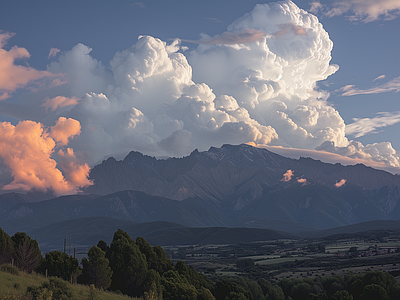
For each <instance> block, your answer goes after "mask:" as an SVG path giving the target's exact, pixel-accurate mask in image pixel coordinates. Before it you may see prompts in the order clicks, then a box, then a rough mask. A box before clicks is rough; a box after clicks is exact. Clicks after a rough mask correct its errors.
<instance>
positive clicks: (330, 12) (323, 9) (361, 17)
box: [310, 0, 400, 23]
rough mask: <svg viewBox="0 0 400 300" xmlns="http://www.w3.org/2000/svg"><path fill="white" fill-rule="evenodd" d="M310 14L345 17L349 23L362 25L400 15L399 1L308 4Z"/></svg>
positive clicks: (381, 0)
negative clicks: (361, 23)
mask: <svg viewBox="0 0 400 300" xmlns="http://www.w3.org/2000/svg"><path fill="white" fill-rule="evenodd" d="M310 6H311V7H310V12H312V13H315V14H316V13H321V14H322V15H324V16H326V17H329V18H331V17H334V16H339V15H346V17H347V19H349V20H350V21H361V22H364V23H368V22H373V21H376V20H380V19H383V20H392V19H395V18H397V17H398V16H399V15H400V1H399V0H379V1H376V0H347V1H334V2H333V3H332V4H321V3H320V2H319V1H313V2H311V3H310Z"/></svg>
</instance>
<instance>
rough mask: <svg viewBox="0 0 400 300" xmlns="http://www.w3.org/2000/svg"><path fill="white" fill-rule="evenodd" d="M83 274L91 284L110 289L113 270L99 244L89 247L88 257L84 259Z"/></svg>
mask: <svg viewBox="0 0 400 300" xmlns="http://www.w3.org/2000/svg"><path fill="white" fill-rule="evenodd" d="M82 266H83V271H82V275H83V276H85V277H87V278H88V283H89V284H94V286H95V287H96V288H98V289H100V288H102V289H108V288H109V287H110V285H111V276H112V270H111V268H110V266H109V261H108V259H107V258H106V254H105V252H104V251H103V250H101V249H100V248H99V247H97V246H93V247H92V248H90V249H89V252H88V257H87V258H83V259H82Z"/></svg>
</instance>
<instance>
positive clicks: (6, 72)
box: [0, 33, 55, 100]
mask: <svg viewBox="0 0 400 300" xmlns="http://www.w3.org/2000/svg"><path fill="white" fill-rule="evenodd" d="M12 36H13V34H11V33H0V100H4V99H7V98H9V97H10V96H11V93H13V92H14V91H16V90H17V89H18V88H23V87H26V86H27V85H28V84H29V83H31V82H33V81H36V80H39V79H43V78H46V77H54V76H55V74H52V73H50V72H47V71H38V70H35V69H33V68H30V67H25V66H21V65H15V64H14V62H15V60H17V59H24V58H29V57H30V54H29V52H28V51H27V50H26V49H25V48H20V47H17V46H14V47H12V48H11V49H10V50H9V51H7V50H5V49H3V47H4V46H5V45H6V43H7V41H8V39H9V38H11V37H12Z"/></svg>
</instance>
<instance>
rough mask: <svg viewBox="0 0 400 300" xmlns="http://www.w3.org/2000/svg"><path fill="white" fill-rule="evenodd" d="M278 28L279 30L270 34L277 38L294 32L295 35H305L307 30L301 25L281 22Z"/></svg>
mask: <svg viewBox="0 0 400 300" xmlns="http://www.w3.org/2000/svg"><path fill="white" fill-rule="evenodd" d="M279 29H280V30H279V31H277V32H275V33H273V34H272V35H273V36H274V37H275V38H277V39H279V38H282V37H284V36H285V35H288V34H290V33H294V34H295V35H307V31H306V30H305V29H304V28H303V27H302V26H297V25H294V24H293V23H286V24H282V25H280V26H279Z"/></svg>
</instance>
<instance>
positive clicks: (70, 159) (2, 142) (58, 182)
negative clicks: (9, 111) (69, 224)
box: [0, 117, 91, 195]
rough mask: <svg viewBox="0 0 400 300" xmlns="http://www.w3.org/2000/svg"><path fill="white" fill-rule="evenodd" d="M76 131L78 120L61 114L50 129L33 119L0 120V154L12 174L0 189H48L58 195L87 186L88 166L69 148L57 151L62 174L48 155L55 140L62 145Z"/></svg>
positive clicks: (54, 145)
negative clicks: (14, 122)
mask: <svg viewBox="0 0 400 300" xmlns="http://www.w3.org/2000/svg"><path fill="white" fill-rule="evenodd" d="M79 132H80V131H79V122H78V121H76V120H72V119H65V118H62V117H61V118H60V119H59V120H58V121H57V124H56V125H55V126H54V127H52V128H51V129H50V130H49V129H47V128H45V127H44V126H43V125H42V124H40V123H36V122H33V121H22V122H20V123H18V125H16V126H14V125H12V124H10V123H7V122H2V123H0V157H1V158H2V160H3V162H4V164H5V165H6V166H7V167H8V168H9V169H10V170H11V174H12V176H13V181H12V182H11V183H10V184H7V185H6V186H3V189H6V190H13V189H22V190H26V191H29V190H31V189H37V190H42V191H46V190H48V189H51V190H53V191H54V192H55V193H56V194H58V195H61V194H69V193H74V192H76V191H77V190H78V189H79V188H80V187H83V186H87V185H90V184H91V183H90V181H89V180H88V179H87V176H88V173H89V166H88V165H87V164H85V163H82V162H79V161H78V159H77V158H76V157H75V156H74V153H73V151H72V149H67V153H64V152H63V151H62V150H59V151H60V152H59V155H60V157H61V161H62V163H61V167H62V169H63V171H64V175H65V177H64V175H63V173H62V172H61V171H60V170H59V169H58V168H57V162H56V161H55V160H54V159H53V158H52V155H53V153H54V149H55V148H56V147H57V143H56V142H60V143H61V144H66V143H67V142H68V139H70V138H72V137H73V136H75V135H77V134H79Z"/></svg>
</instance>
